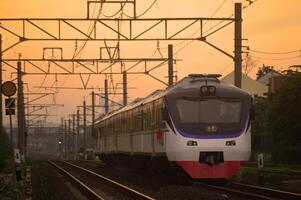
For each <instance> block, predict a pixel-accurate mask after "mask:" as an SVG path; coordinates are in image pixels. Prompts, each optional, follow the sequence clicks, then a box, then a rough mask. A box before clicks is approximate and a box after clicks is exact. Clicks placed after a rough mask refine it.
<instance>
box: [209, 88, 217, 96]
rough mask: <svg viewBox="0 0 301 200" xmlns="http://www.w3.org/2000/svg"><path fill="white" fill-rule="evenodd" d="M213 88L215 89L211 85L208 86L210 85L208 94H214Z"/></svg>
mask: <svg viewBox="0 0 301 200" xmlns="http://www.w3.org/2000/svg"><path fill="white" fill-rule="evenodd" d="M215 90H216V88H215V87H213V86H210V87H209V93H210V94H212V95H214V94H215Z"/></svg>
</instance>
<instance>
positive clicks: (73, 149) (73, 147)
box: [72, 114, 76, 160]
mask: <svg viewBox="0 0 301 200" xmlns="http://www.w3.org/2000/svg"><path fill="white" fill-rule="evenodd" d="M72 152H73V159H74V160H75V158H76V152H75V114H73V115H72Z"/></svg>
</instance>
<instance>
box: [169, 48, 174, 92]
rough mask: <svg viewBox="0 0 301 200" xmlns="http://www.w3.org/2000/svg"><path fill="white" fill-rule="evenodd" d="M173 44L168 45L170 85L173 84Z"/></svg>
mask: <svg viewBox="0 0 301 200" xmlns="http://www.w3.org/2000/svg"><path fill="white" fill-rule="evenodd" d="M173 77H174V75H173V45H172V44H169V45H168V86H172V85H173Z"/></svg>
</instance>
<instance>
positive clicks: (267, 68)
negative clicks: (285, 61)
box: [256, 64, 274, 80]
mask: <svg viewBox="0 0 301 200" xmlns="http://www.w3.org/2000/svg"><path fill="white" fill-rule="evenodd" d="M273 70H274V67H273V66H268V65H265V64H263V65H262V67H259V68H258V71H257V74H256V75H257V77H256V80H258V79H260V78H261V77H263V76H264V75H266V74H267V73H269V72H271V71H273Z"/></svg>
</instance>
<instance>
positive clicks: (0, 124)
mask: <svg viewBox="0 0 301 200" xmlns="http://www.w3.org/2000/svg"><path fill="white" fill-rule="evenodd" d="M1 85H2V35H1V34H0V133H2V127H3V107H2V91H1Z"/></svg>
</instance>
